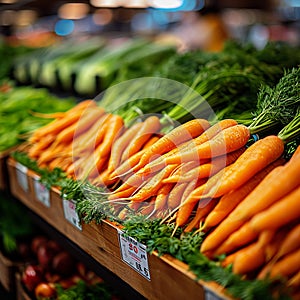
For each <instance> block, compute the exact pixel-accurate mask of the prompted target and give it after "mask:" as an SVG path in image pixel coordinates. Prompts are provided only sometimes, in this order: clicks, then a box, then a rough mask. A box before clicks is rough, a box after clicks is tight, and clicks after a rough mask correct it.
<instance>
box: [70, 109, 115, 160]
mask: <svg viewBox="0 0 300 300" xmlns="http://www.w3.org/2000/svg"><path fill="white" fill-rule="evenodd" d="M110 116H111V115H110V114H104V115H102V116H101V117H99V119H98V120H97V121H96V122H94V124H93V125H92V126H91V128H89V130H87V131H86V132H84V133H83V134H82V135H80V136H75V137H74V140H73V152H74V155H75V156H76V155H81V154H82V153H84V152H86V153H87V152H91V150H90V149H93V150H94V148H95V147H96V146H98V145H99V143H100V142H101V141H102V139H103V136H104V133H105V132H106V127H107V125H105V124H106V123H107V122H108V121H109V119H110Z"/></svg>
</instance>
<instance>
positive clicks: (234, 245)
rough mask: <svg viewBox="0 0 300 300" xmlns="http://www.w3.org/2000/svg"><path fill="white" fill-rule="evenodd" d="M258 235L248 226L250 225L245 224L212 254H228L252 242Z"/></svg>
mask: <svg viewBox="0 0 300 300" xmlns="http://www.w3.org/2000/svg"><path fill="white" fill-rule="evenodd" d="M258 235H259V233H258V232H257V231H255V230H254V229H253V228H252V227H251V226H250V223H249V222H246V223H245V224H243V225H242V226H241V227H240V228H239V229H238V230H237V231H235V232H233V233H232V234H231V235H230V236H229V237H228V239H226V240H225V241H224V242H223V243H222V244H221V245H220V247H218V248H217V249H216V250H215V251H214V254H215V255H220V254H227V253H230V252H232V251H234V250H236V249H238V248H239V247H241V246H245V245H247V244H248V243H250V242H253V241H254V240H255V239H256V238H257V237H258Z"/></svg>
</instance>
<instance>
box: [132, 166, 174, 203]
mask: <svg viewBox="0 0 300 300" xmlns="http://www.w3.org/2000/svg"><path fill="white" fill-rule="evenodd" d="M175 167H176V165H169V166H167V167H166V168H164V169H163V170H161V171H160V172H158V173H157V174H155V175H154V176H153V177H152V178H151V179H150V180H149V181H148V182H147V183H146V184H145V185H144V186H143V187H142V188H140V189H139V190H138V192H137V193H136V194H134V195H132V196H130V197H128V198H127V199H126V200H129V201H137V202H141V201H144V200H146V199H148V198H149V197H151V196H155V195H156V193H157V191H158V190H159V189H160V187H161V186H162V185H163V183H162V180H163V179H164V178H165V177H167V176H169V174H170V173H171V172H172V171H173V169H174V168H175Z"/></svg>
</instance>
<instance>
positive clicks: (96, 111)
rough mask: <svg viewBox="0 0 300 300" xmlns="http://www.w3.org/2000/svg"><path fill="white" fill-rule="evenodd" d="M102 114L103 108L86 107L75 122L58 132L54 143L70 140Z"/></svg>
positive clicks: (86, 128)
mask: <svg viewBox="0 0 300 300" xmlns="http://www.w3.org/2000/svg"><path fill="white" fill-rule="evenodd" d="M103 115H104V109H103V108H100V107H95V108H91V109H87V110H86V111H85V112H84V113H82V116H81V118H80V119H79V120H78V121H77V122H75V123H73V124H72V125H70V126H68V127H66V128H65V129H63V130H62V131H61V132H59V134H58V135H57V136H56V139H55V142H54V143H56V144H57V143H62V142H64V143H69V142H71V141H72V140H73V139H74V138H76V137H78V136H80V135H81V134H82V133H83V132H85V131H86V130H88V129H89V128H90V127H91V126H92V125H93V124H94V123H95V122H96V121H97V119H99V118H101V117H102V116H103Z"/></svg>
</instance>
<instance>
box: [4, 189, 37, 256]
mask: <svg viewBox="0 0 300 300" xmlns="http://www.w3.org/2000/svg"><path fill="white" fill-rule="evenodd" d="M32 232H33V224H32V221H31V219H30V217H29V216H28V215H27V214H26V212H24V209H23V207H22V206H21V205H19V204H18V203H16V202H15V201H13V199H10V198H9V197H8V196H7V195H5V194H4V193H2V192H1V193H0V236H1V239H2V244H3V247H4V250H5V251H6V252H7V253H11V252H13V251H15V250H16V249H17V240H18V238H21V237H24V236H28V235H29V234H31V233H32Z"/></svg>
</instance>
